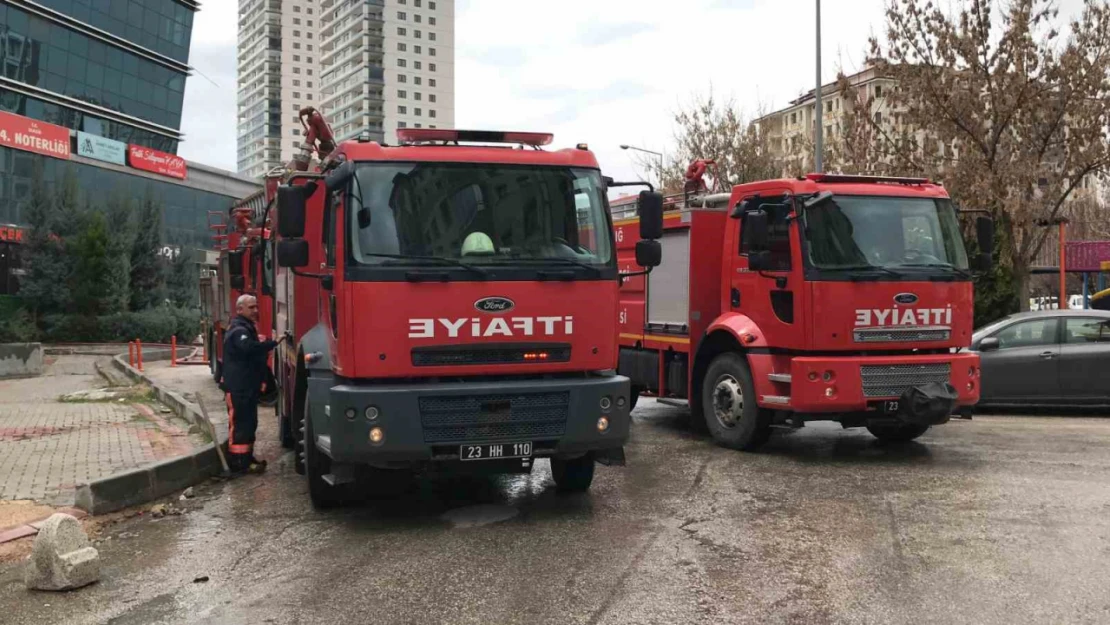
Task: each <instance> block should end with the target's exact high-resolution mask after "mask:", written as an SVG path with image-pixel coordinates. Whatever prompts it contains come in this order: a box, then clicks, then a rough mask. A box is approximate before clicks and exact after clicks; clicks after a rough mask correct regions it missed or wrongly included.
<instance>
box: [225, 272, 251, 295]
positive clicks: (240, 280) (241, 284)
mask: <svg viewBox="0 0 1110 625" xmlns="http://www.w3.org/2000/svg"><path fill="white" fill-rule="evenodd" d="M228 284H229V285H230V286H231V288H232V289H235V290H236V291H242V290H243V289H245V288H246V286H247V280H246V278H244V277H243V275H242V274H240V275H237V276H231V278H230V279H229V280H228Z"/></svg>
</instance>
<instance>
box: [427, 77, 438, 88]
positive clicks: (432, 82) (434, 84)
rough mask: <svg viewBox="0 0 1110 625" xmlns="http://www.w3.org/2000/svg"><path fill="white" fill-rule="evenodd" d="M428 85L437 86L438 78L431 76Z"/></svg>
mask: <svg viewBox="0 0 1110 625" xmlns="http://www.w3.org/2000/svg"><path fill="white" fill-rule="evenodd" d="M428 86H429V87H435V86H436V79H435V78H429V79H428Z"/></svg>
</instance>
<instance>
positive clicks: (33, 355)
mask: <svg viewBox="0 0 1110 625" xmlns="http://www.w3.org/2000/svg"><path fill="white" fill-rule="evenodd" d="M37 375H42V343H4V344H0V379H4V378H30V377H34V376H37Z"/></svg>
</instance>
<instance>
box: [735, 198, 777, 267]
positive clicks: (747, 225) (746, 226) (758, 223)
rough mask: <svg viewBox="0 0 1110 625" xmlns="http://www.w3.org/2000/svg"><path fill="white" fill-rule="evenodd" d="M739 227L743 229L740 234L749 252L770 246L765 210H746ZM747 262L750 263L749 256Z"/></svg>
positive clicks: (763, 250) (760, 250)
mask: <svg viewBox="0 0 1110 625" xmlns="http://www.w3.org/2000/svg"><path fill="white" fill-rule="evenodd" d="M741 228H743V231H742V232H741V233H740V236H742V237H744V240H745V241H746V242H747V243H748V250H749V251H750V252H766V251H767V250H768V248H770V246H771V235H770V232H769V231H768V225H767V213H766V212H764V211H761V210H754V211H748V213H747V214H746V215H745V216H744V223H743V225H742V226H741ZM750 255H751V254H749V256H750ZM748 263H749V265H750V264H751V258H750V257H749V259H748Z"/></svg>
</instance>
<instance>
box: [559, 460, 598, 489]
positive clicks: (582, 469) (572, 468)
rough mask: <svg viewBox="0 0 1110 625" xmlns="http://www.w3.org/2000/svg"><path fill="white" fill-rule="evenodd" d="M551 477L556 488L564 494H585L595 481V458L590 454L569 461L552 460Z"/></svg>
mask: <svg viewBox="0 0 1110 625" xmlns="http://www.w3.org/2000/svg"><path fill="white" fill-rule="evenodd" d="M551 477H552V478H554V479H555V487H556V488H557V489H558V490H559V491H561V492H564V493H583V492H586V491H588V490H590V484H592V483H593V481H594V457H593V456H592V455H590V454H586V455H585V456H581V457H579V458H573V459H571V460H567V459H564V458H554V457H553V458H551Z"/></svg>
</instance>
